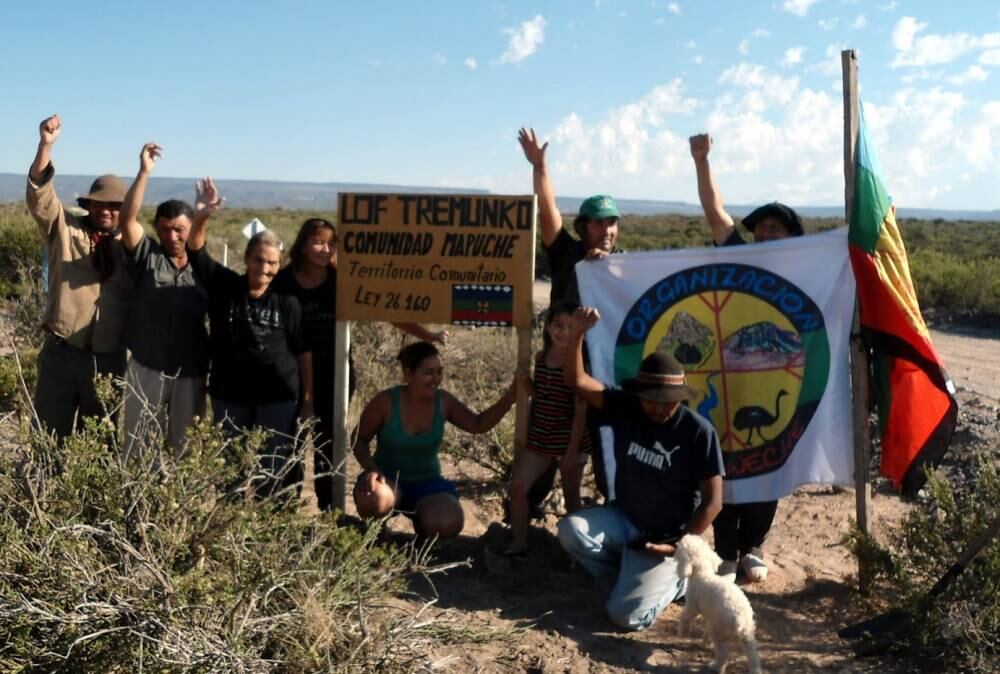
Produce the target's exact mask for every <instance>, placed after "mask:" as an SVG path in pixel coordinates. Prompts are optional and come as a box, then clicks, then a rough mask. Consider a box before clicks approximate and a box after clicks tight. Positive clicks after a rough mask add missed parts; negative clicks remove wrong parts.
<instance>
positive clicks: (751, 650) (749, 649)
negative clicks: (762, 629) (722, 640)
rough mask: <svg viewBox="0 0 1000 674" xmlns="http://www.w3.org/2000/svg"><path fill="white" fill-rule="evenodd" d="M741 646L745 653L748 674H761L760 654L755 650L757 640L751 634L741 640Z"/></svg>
mask: <svg viewBox="0 0 1000 674" xmlns="http://www.w3.org/2000/svg"><path fill="white" fill-rule="evenodd" d="M743 647H744V649H745V650H746V653H747V665H748V671H749V672H750V674H761V671H760V654H759V653H758V652H757V640H756V639H755V638H754V637H753V636H751V637H749V638H747V639H744V641H743Z"/></svg>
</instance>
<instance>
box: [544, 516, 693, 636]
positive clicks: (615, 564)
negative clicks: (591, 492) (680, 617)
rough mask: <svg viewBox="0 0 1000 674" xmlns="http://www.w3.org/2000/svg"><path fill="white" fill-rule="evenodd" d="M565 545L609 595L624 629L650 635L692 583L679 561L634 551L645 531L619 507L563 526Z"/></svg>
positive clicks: (568, 519)
mask: <svg viewBox="0 0 1000 674" xmlns="http://www.w3.org/2000/svg"><path fill="white" fill-rule="evenodd" d="M558 528H559V543H560V544H561V545H562V546H563V548H565V549H566V552H568V553H569V554H570V556H572V557H573V559H575V560H576V561H578V562H579V563H580V565H581V566H583V568H584V569H586V570H587V572H588V573H590V575H592V576H593V577H594V578H596V579H597V582H598V583H600V584H601V586H602V587H604V588H605V589H606V590H607V591H608V598H607V601H606V603H605V608H606V609H607V612H608V617H609V618H610V619H611V621H612V622H613V623H615V624H616V625H618V626H619V627H623V628H625V629H628V630H644V629H646V628H648V627H650V626H651V625H652V624H653V622H654V621H655V620H656V618H657V617H658V616H659V615H660V613H662V612H663V609H665V608H666V607H667V606H669V605H670V603H671V602H673V601H675V600H677V599H679V598H681V597H682V596H684V590H685V589H686V583H685V582H684V580H683V579H681V578H680V577H678V575H677V562H675V561H674V560H673V558H671V557H660V556H658V555H653V554H650V553H648V552H644V551H642V550H633V549H631V548H629V547H628V543H629V542H630V541H634V540H636V539H637V538H639V535H640V531H639V530H638V529H637V528H636V527H635V526H634V525H633V524H632V522H631V521H629V518H628V517H627V516H626V515H625V513H624V512H622V510H621V508H619V507H618V506H616V505H605V506H599V507H597V508H587V509H586V510H581V511H579V512H576V513H573V514H572V515H569V516H567V517H565V518H563V519H562V520H561V521H560V522H559V527H558Z"/></svg>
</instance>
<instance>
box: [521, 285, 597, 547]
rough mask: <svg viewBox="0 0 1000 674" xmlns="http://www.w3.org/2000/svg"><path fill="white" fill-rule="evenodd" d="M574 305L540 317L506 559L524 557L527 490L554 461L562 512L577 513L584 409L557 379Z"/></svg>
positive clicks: (558, 305) (560, 376) (554, 307)
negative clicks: (539, 343) (528, 415)
mask: <svg viewBox="0 0 1000 674" xmlns="http://www.w3.org/2000/svg"><path fill="white" fill-rule="evenodd" d="M577 306H578V305H577V304H576V303H575V302H558V303H556V304H554V305H552V306H551V307H549V310H548V311H547V312H546V314H545V332H544V333H543V339H544V343H545V346H544V348H543V349H542V351H541V352H540V353H539V354H538V355H537V356H536V357H535V372H534V378H533V384H534V386H533V392H532V400H531V418H530V421H529V422H528V443H527V446H526V448H525V451H523V452H521V454H520V456H518V457H517V459H516V460H515V462H514V469H513V475H512V477H511V482H510V528H511V544H510V547H508V548H507V550H506V551H505V552H504V554H505V555H506V556H508V557H515V558H523V557H525V556H526V552H527V548H528V490H529V489H530V488H531V485H532V484H534V482H535V480H537V479H538V478H539V477H540V476H541V475H542V474H543V473H545V471H546V470H547V469H548V468H549V466H551V465H552V463H554V462H556V461H559V462H560V463H559V471H560V473H561V476H562V487H563V494H564V495H565V497H566V510H567V512H569V513H572V512H575V511H577V510H579V509H580V508H581V504H580V481H581V479H582V477H583V467H584V465H585V464H586V463H587V452H589V451H590V439H589V437H588V435H587V431H586V427H585V419H586V408H587V406H586V403H584V402H583V401H582V400H581V399H580V398H578V397H577V396H576V394H575V393H574V392H573V389H572V388H571V387H569V386H567V385H566V382H565V381H564V380H563V365H564V364H565V362H566V359H567V358H569V357H570V352H569V336H570V329H571V327H572V324H573V312H574V311H576V308H577Z"/></svg>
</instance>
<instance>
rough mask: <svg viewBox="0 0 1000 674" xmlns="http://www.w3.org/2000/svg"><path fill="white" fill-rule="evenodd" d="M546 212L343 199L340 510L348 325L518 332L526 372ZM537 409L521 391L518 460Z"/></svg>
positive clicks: (456, 197)
mask: <svg viewBox="0 0 1000 674" xmlns="http://www.w3.org/2000/svg"><path fill="white" fill-rule="evenodd" d="M537 211H538V207H537V200H536V198H535V196H534V195H527V196H523V195H522V196H499V195H493V194H451V195H449V194H378V193H341V194H339V195H338V197H337V215H338V219H339V222H338V227H337V239H338V252H337V329H336V337H335V339H336V345H335V349H336V352H335V358H336V365H335V367H336V374H335V376H336V381H335V389H334V453H333V458H334V465H335V466H336V477H335V481H334V494H333V501H334V504H335V505H337V506H339V507H340V508H343V507H344V504H345V503H346V498H347V489H346V485H347V483H346V475H345V474H344V465H345V463H344V462H345V460H346V457H347V451H348V439H349V437H348V432H347V402H348V396H347V368H348V365H347V355H348V347H349V344H350V330H349V329H348V324H347V322H348V321H391V322H397V323H398V322H404V323H438V324H441V323H446V324H452V325H466V326H493V327H503V326H509V327H514V328H517V339H518V348H517V367H518V368H519V369H524V370H527V369H528V368H529V367H530V365H531V322H532V318H533V315H534V303H533V300H532V284H533V283H534V276H535V227H536V224H535V223H536V221H537ZM498 385H505V382H498ZM527 405H528V400H527V395H526V393H524V392H523V391H521V390H518V394H517V407H516V411H515V414H516V418H515V429H516V431H515V438H514V442H515V450H516V451H517V452H520V451H521V450H522V449H523V446H524V444H525V443H526V442H527V428H528V417H527V413H528V409H527Z"/></svg>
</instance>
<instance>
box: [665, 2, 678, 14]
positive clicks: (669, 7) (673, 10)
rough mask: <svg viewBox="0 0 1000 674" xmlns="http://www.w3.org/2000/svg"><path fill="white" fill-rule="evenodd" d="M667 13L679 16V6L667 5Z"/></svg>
mask: <svg viewBox="0 0 1000 674" xmlns="http://www.w3.org/2000/svg"><path fill="white" fill-rule="evenodd" d="M667 11H668V12H670V13H671V14H680V13H681V6H680V5H678V4H677V3H676V2H671V3H669V4H668V5H667Z"/></svg>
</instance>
